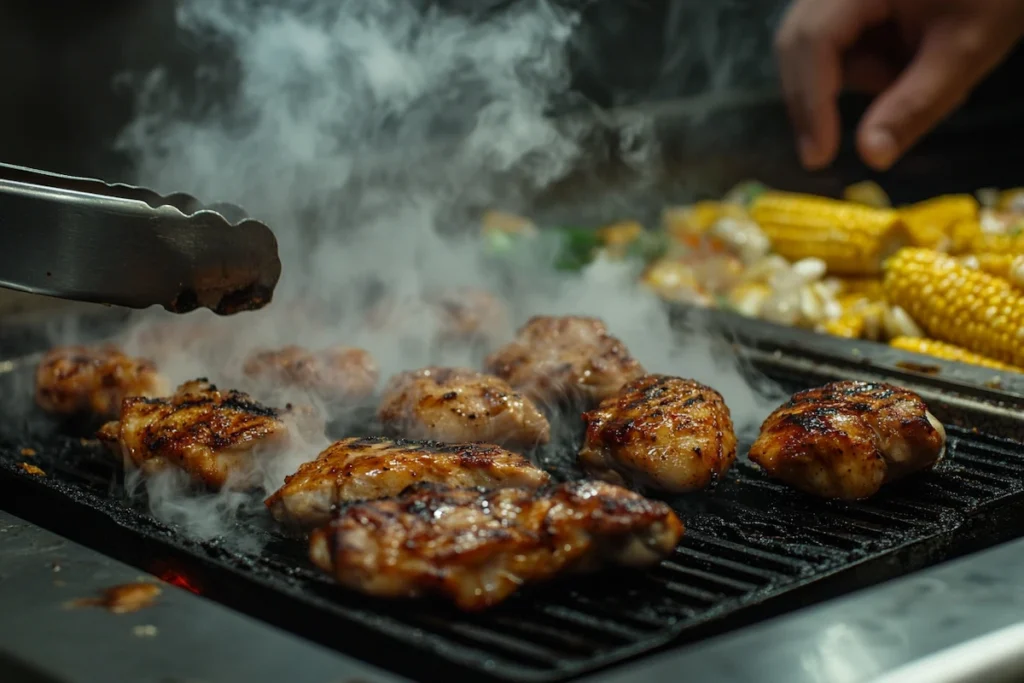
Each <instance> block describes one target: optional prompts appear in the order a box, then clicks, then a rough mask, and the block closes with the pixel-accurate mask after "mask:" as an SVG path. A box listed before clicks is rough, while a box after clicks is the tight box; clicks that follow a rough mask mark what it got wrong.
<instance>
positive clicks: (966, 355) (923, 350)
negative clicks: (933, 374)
mask: <svg viewBox="0 0 1024 683" xmlns="http://www.w3.org/2000/svg"><path fill="white" fill-rule="evenodd" d="M889 346H892V347H893V348H897V349H902V350H903V351H913V352H914V353H920V354H924V355H925V356H932V357H933V358H942V359H943V360H952V361H957V362H960V363H967V364H968V365H979V366H981V367H983V368H991V369H993V370H1000V371H1003V372H1024V369H1022V368H1017V367H1014V366H1012V365H1007V364H1006V363H1000V362H999V361H997V360H993V359H991V358H986V357H985V356H982V355H979V354H977V353H973V352H971V351H968V350H967V349H964V348H961V347H959V346H954V345H953V344H946V343H945V342H940V341H936V340H934V339H922V338H920V337H896V338H895V339H893V340H892V341H890V342H889Z"/></svg>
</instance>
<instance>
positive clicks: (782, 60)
mask: <svg viewBox="0 0 1024 683" xmlns="http://www.w3.org/2000/svg"><path fill="white" fill-rule="evenodd" d="M887 14H888V6H887V3H886V1H885V0H832V1H830V2H823V1H821V0H797V1H796V2H795V3H794V4H793V5H792V6H791V8H790V10H789V12H788V13H787V15H786V17H785V18H784V20H783V22H782V26H781V27H780V29H779V32H778V34H777V36H776V52H777V55H778V60H779V75H780V77H781V79H782V89H783V95H784V97H785V99H786V106H787V108H788V110H789V114H790V117H791V119H792V121H793V126H794V128H795V132H796V136H797V145H798V149H799V152H800V159H801V162H802V163H803V164H804V166H806V167H807V168H811V169H815V168H821V167H823V166H826V165H828V164H829V163H831V161H832V160H833V159H834V158H835V155H836V151H837V150H838V148H839V111H838V108H837V103H836V98H837V97H838V95H839V91H840V89H841V87H842V85H843V56H844V53H845V52H846V50H847V49H849V48H850V47H851V46H852V45H853V44H854V43H855V42H856V41H857V38H858V37H859V36H860V35H861V33H862V32H863V31H864V30H865V29H867V28H869V27H871V26H874V25H877V24H879V23H881V22H882V21H884V20H885V19H886V17H887Z"/></svg>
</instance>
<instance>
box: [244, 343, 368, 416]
mask: <svg viewBox="0 0 1024 683" xmlns="http://www.w3.org/2000/svg"><path fill="white" fill-rule="evenodd" d="M243 373H244V374H245V375H246V377H247V378H248V379H249V380H250V381H252V382H254V383H255V385H256V387H257V388H258V390H259V392H260V393H265V392H266V393H273V392H274V391H275V390H280V389H282V388H283V389H298V390H301V391H305V392H309V393H311V394H313V395H314V396H315V397H317V398H318V399H319V400H321V401H323V402H325V403H327V404H329V405H337V404H343V403H352V402H357V401H361V400H364V399H366V398H368V397H369V396H371V395H372V394H373V391H374V389H376V388H377V380H378V378H379V374H380V373H379V370H378V368H377V363H376V361H374V359H373V356H371V355H370V353H369V352H368V351H365V350H363V349H358V348H353V347H347V346H337V347H333V348H329V349H324V350H321V351H307V350H306V349H303V348H301V347H299V346H294V345H292V346H285V347H283V348H280V349H273V350H261V351H257V352H255V353H253V354H252V355H251V356H249V358H248V359H247V360H246V361H245V364H244V366H243Z"/></svg>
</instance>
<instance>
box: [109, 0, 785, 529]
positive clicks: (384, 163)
mask: <svg viewBox="0 0 1024 683" xmlns="http://www.w3.org/2000/svg"><path fill="white" fill-rule="evenodd" d="M507 5H508V6H507V7H505V8H504V9H501V10H499V11H495V12H492V13H487V14H486V16H471V15H467V16H456V15H454V14H451V13H446V12H444V11H442V10H439V9H437V8H430V7H425V6H423V4H422V3H418V2H413V1H410V2H362V3H348V2H333V3H331V2H326V3H315V2H308V1H307V2H290V3H284V2H280V3H270V2H243V1H241V0H191V1H186V2H180V3H179V7H180V9H179V13H178V19H179V24H180V26H181V28H182V30H183V31H184V32H185V34H186V35H188V36H190V37H191V38H192V39H194V40H195V41H196V42H197V44H203V45H207V46H214V47H215V48H216V49H217V50H218V51H220V52H223V53H224V54H228V55H230V56H231V57H232V59H233V61H231V60H229V61H228V62H226V63H225V64H222V65H220V66H219V67H218V68H209V69H207V70H204V71H203V72H202V73H201V74H200V76H201V80H202V81H203V82H204V83H205V84H207V85H208V86H210V87H211V88H213V89H215V90H216V89H222V91H223V92H225V93H227V96H226V97H225V98H223V101H221V102H217V103H213V101H212V100H206V102H205V104H204V105H203V106H202V107H198V106H195V105H190V106H185V105H184V104H183V103H182V100H181V99H179V98H178V97H177V96H176V94H175V92H174V91H173V89H171V88H170V85H169V81H168V80H167V79H166V78H165V77H164V76H163V75H162V74H160V73H157V74H151V75H149V76H148V77H147V78H146V79H144V80H143V81H141V82H140V83H139V84H138V85H139V107H140V113H139V117H138V119H137V121H136V122H135V123H134V124H133V125H132V126H131V127H130V128H129V129H128V130H127V131H125V133H124V135H123V137H122V141H121V145H122V147H123V148H124V149H125V150H127V151H129V152H130V153H131V154H132V155H133V156H134V158H135V159H136V161H137V167H138V173H139V177H138V178H137V179H136V180H137V181H138V182H139V183H140V184H143V185H146V186H149V187H153V188H156V189H158V190H160V191H164V192H173V191H185V192H189V193H192V194H194V195H196V196H198V197H201V198H203V199H205V200H207V201H229V202H234V203H236V204H239V205H241V206H244V207H246V209H247V211H248V212H249V213H251V214H253V215H255V216H257V217H258V218H260V219H262V220H265V221H266V222H268V223H269V224H270V225H271V226H272V227H273V228H274V230H275V233H276V235H277V237H278V240H279V242H280V247H281V254H282V261H283V277H282V282H281V285H280V286H279V289H278V292H277V293H276V295H275V302H274V303H273V304H272V305H271V306H270V307H269V308H267V309H265V310H264V311H262V312H259V313H256V314H245V315H241V316H236V317H233V318H230V319H226V320H219V319H214V318H213V317H212V316H210V315H206V314H205V313H194V314H191V315H190V316H189V318H188V319H187V320H188V321H189V322H192V321H198V322H199V323H200V326H201V328H202V329H203V330H204V334H206V335H207V337H208V340H209V341H208V342H207V343H200V342H196V343H180V344H178V343H174V344H171V346H172V347H173V348H171V349H165V351H168V353H165V354H163V355H164V357H165V360H164V362H163V366H164V369H165V370H166V371H167V372H168V374H170V375H171V378H172V379H173V380H175V381H183V380H186V379H191V378H194V377H198V376H208V377H210V379H211V380H213V381H214V382H221V383H228V382H229V381H230V378H231V376H232V375H233V374H235V371H237V367H238V363H239V362H240V360H241V359H242V358H243V357H244V356H245V355H246V354H247V353H248V352H249V351H250V350H252V349H254V348H256V347H270V346H276V345H282V344H286V343H297V344H301V345H303V346H307V347H313V348H316V347H321V346H325V345H328V344H338V343H341V344H351V345H358V346H363V347H364V348H367V349H369V350H370V351H371V352H372V353H373V354H374V356H375V357H376V358H377V360H378V362H379V364H380V366H381V371H382V375H383V376H384V377H387V376H388V375H390V374H391V373H394V372H397V371H400V370H404V369H413V368H416V367H422V366H424V365H427V364H433V363H444V364H448V365H459V364H465V365H471V366H478V365H479V354H478V353H474V352H473V351H471V350H467V349H459V350H457V351H455V352H453V351H452V350H451V349H447V350H442V349H439V347H438V346H437V345H435V344H430V343H425V342H424V341H423V340H425V339H429V338H430V337H431V336H432V330H431V328H430V326H431V325H432V324H434V323H432V322H431V320H429V319H427V318H426V317H423V316H422V315H417V314H416V312H417V311H419V312H422V309H423V306H422V305H421V304H422V297H423V296H424V293H426V292H429V291H431V290H433V289H435V288H452V287H459V286H473V287H482V288H485V289H488V290H490V291H492V292H496V293H501V294H502V295H504V296H505V297H506V298H507V303H508V304H509V307H510V310H511V311H512V313H513V315H514V316H515V320H514V322H515V323H516V324H518V323H521V322H522V321H523V320H524V319H525V318H526V317H527V316H529V315H531V314H540V313H552V314H568V313H573V314H590V315H595V316H598V317H601V318H602V319H604V320H605V322H606V323H607V324H608V326H609V328H610V329H611V331H612V333H613V334H615V335H617V336H619V337H620V338H621V339H622V340H623V341H625V342H626V344H627V345H628V346H629V347H630V349H631V350H632V351H633V353H634V354H635V355H636V356H637V357H638V358H639V359H640V361H641V362H642V363H643V364H644V365H645V366H646V367H647V369H648V370H649V371H652V372H665V373H669V374H676V375H683V376H688V377H692V378H695V379H698V380H700V381H704V382H706V383H708V384H710V385H711V386H714V387H716V388H717V389H718V390H719V391H721V392H722V393H723V394H724V395H725V398H726V400H727V402H728V404H729V406H730V408H731V410H732V412H733V416H734V419H735V421H736V423H737V428H738V429H741V430H742V429H746V428H749V427H751V426H752V425H755V424H756V423H757V422H758V421H759V420H760V419H761V418H762V417H763V416H764V414H765V413H766V411H767V407H768V404H767V403H766V402H765V400H764V399H763V398H761V397H760V396H759V394H758V392H757V391H755V390H754V389H753V388H751V385H750V383H749V382H748V381H746V380H745V379H744V377H743V376H742V374H741V373H740V371H739V370H738V368H737V367H736V364H735V360H733V359H731V358H730V356H729V353H728V352H727V351H726V352H723V351H719V349H720V348H721V347H722V346H724V345H723V344H722V343H721V340H717V339H713V338H711V337H709V336H704V335H696V336H691V337H690V338H687V339H685V340H681V341H680V342H679V343H674V342H673V341H672V340H673V339H674V334H673V332H672V330H671V328H670V326H669V322H668V320H667V317H666V315H665V313H664V311H663V308H662V306H661V305H660V303H659V302H658V301H657V300H656V298H655V297H654V295H652V294H649V293H647V292H645V291H642V290H640V289H639V288H638V287H637V286H635V285H634V284H633V283H634V282H635V277H636V273H635V272H633V271H632V269H631V268H630V267H629V266H627V265H624V264H620V263H610V262H598V263H597V264H595V265H594V266H592V267H590V268H589V269H588V270H587V271H586V272H585V273H584V274H583V275H582V276H581V277H576V276H571V277H570V276H565V275H563V274H560V273H557V272H556V271H555V270H554V269H552V268H551V264H550V254H539V255H538V258H537V259H536V260H535V261H534V262H533V263H532V264H530V265H529V266H528V267H521V268H519V269H518V270H516V271H515V272H512V273H511V274H509V273H505V274H502V276H501V277H499V274H498V273H495V272H494V268H493V267H492V266H489V265H488V263H487V262H486V261H485V260H484V259H483V258H482V257H481V253H480V244H479V242H480V240H479V237H478V235H477V230H476V225H475V223H474V221H475V220H477V219H478V215H476V214H475V213H474V212H475V210H477V209H480V208H489V207H506V208H513V209H514V208H516V207H518V206H520V205H521V204H523V203H525V202H527V201H528V199H529V197H530V195H531V194H532V193H533V192H535V191H537V190H539V189H542V188H544V187H546V186H548V185H550V184H551V183H552V182H554V181H555V180H557V179H558V178H560V177H562V176H563V175H564V174H566V173H567V172H568V171H569V170H571V169H573V168H575V167H577V166H578V165H580V164H585V163H588V159H592V158H593V156H592V155H593V151H594V150H592V149H589V148H587V147H586V145H585V143H584V140H585V139H587V137H586V134H587V132H588V131H587V129H586V127H585V126H582V125H580V124H576V125H561V124H557V123H556V122H554V121H553V120H552V119H551V118H549V117H548V116H547V113H548V110H549V109H550V108H551V107H552V105H553V104H554V103H556V102H557V101H562V100H563V99H564V98H566V97H567V96H568V94H569V93H568V88H569V76H570V73H569V67H568V63H567V55H568V47H569V42H570V39H571V36H572V31H573V27H574V25H575V23H576V22H577V20H578V17H577V16H576V14H574V13H573V12H569V11H566V10H563V9H558V8H556V7H555V6H553V5H552V4H551V3H549V2H545V1H542V0H523V1H521V2H514V3H507ZM229 81H234V83H233V87H230V88H228V87H227V86H225V83H227V82H229ZM626 132H627V133H628V134H627V135H626V136H625V138H626V139H628V141H629V150H628V151H629V154H628V155H627V157H628V159H629V160H630V161H631V162H632V163H634V164H636V165H637V167H638V168H642V167H643V166H644V164H646V163H648V162H649V161H650V160H651V159H652V155H653V154H654V148H653V145H652V144H651V143H652V140H651V139H650V138H649V137H648V136H647V135H646V129H645V127H644V125H643V122H642V121H641V122H640V123H639V125H638V124H637V122H636V121H632V122H631V123H630V130H629V131H626ZM617 217H618V216H609V218H617ZM370 293H376V295H378V296H379V295H381V294H382V293H383V294H385V295H386V296H389V297H392V298H393V299H394V300H397V301H398V302H400V303H401V302H405V303H407V304H411V305H412V312H411V313H410V314H409V315H407V316H406V317H404V318H403V319H402V321H401V323H400V325H399V328H398V329H396V328H395V327H388V328H386V329H383V330H372V329H368V327H367V326H366V324H365V318H364V316H363V304H364V303H365V301H366V298H367V297H368V296H369V294H370ZM164 317H165V316H162V315H156V314H153V313H147V314H146V315H144V316H141V317H140V325H139V327H138V332H139V334H140V335H141V334H142V333H144V332H145V330H146V329H149V328H148V326H149V325H151V324H152V322H153V321H154V319H157V318H160V319H163V318H164ZM211 331H212V332H213V334H212V335H211V334H210V333H211ZM219 332H225V336H224V337H220V336H218V333H219ZM140 339H141V337H140V336H139V335H136V336H135V337H134V338H133V341H132V343H134V344H135V345H136V348H135V349H132V346H131V344H129V350H138V348H139V344H140V343H141V342H140ZM217 340H221V341H217ZM315 455H316V449H312V448H311V450H310V451H309V452H308V453H303V454H301V457H300V459H311V458H312V457H314V456H315ZM283 475H284V472H274V473H273V475H272V477H270V478H271V479H273V478H278V483H279V481H280V479H282V478H283ZM267 483H268V485H270V484H272V483H273V482H271V481H268V482H267ZM272 488H273V487H272ZM182 490H183V489H182V486H181V482H175V481H170V480H168V481H164V480H163V479H158V480H155V481H154V482H153V483H152V484H150V485H149V486H148V492H149V494H150V500H151V503H152V505H153V506H154V510H155V511H156V512H157V514H159V515H160V516H161V517H163V518H165V519H168V520H171V521H174V522H179V523H184V524H187V525H189V527H190V529H191V530H192V531H193V532H195V533H197V534H200V535H203V536H209V535H214V534H216V533H219V532H220V531H222V530H223V528H224V527H223V524H224V523H230V521H231V519H232V515H234V514H235V513H236V512H237V511H238V508H239V506H241V505H242V504H243V498H240V497H237V496H234V495H232V494H223V495H221V496H207V497H205V498H194V497H186V496H182V495H181V493H182ZM271 490H272V489H271Z"/></svg>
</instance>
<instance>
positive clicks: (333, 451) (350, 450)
mask: <svg viewBox="0 0 1024 683" xmlns="http://www.w3.org/2000/svg"><path fill="white" fill-rule="evenodd" d="M549 480H550V477H549V476H548V473H547V472H544V471H543V470H541V469H538V468H537V467H534V466H533V465H532V464H531V463H530V461H529V460H527V459H526V458H523V457H522V456H520V455H516V454H515V453H510V452H509V451H506V450H504V449H502V448H499V447H497V446H490V445H482V444H442V443H437V442H430V441H392V440H391V439H385V438H383V437H370V438H364V439H359V438H349V439H342V440H341V441H338V442H336V443H334V444H332V445H331V446H330V447H328V448H327V449H326V450H325V451H324V452H322V453H321V454H320V455H319V457H317V459H316V460H314V461H312V462H307V463H305V464H304V465H302V466H301V467H300V468H299V471H298V472H296V473H295V474H293V475H291V476H290V477H287V478H286V479H285V484H284V486H282V487H281V488H280V489H279V490H278V491H276V492H275V493H274V494H273V495H271V496H270V497H269V498H267V500H266V505H267V507H268V508H269V509H270V512H271V514H272V515H273V516H274V518H275V519H277V520H278V521H279V522H282V523H290V524H296V525H299V526H304V527H311V526H317V525H320V524H324V523H326V522H327V521H328V520H330V518H331V511H332V510H334V509H335V508H336V507H337V506H339V505H342V504H344V503H349V502H353V501H361V500H373V499H376V498H390V497H393V496H397V495H398V494H399V493H401V492H402V491H403V490H405V489H406V488H408V487H409V486H411V485H413V484H415V483H417V482H429V483H434V484H443V485H446V486H450V487H453V488H484V489H493V488H500V487H520V488H527V489H535V488H538V487H540V486H543V485H544V484H547V483H548V481H549Z"/></svg>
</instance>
